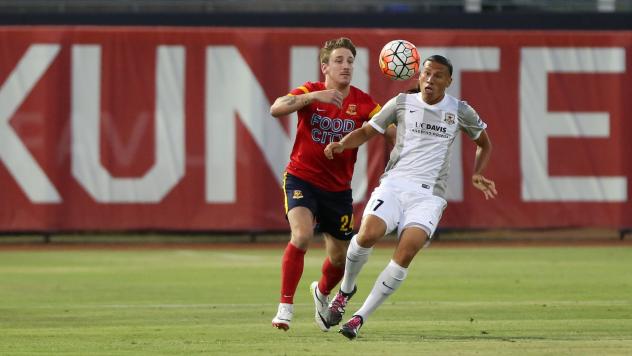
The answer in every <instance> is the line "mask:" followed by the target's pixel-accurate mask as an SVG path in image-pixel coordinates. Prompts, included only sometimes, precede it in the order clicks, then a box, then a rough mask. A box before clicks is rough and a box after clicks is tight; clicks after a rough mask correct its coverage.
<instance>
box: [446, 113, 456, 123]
mask: <svg viewBox="0 0 632 356" xmlns="http://www.w3.org/2000/svg"><path fill="white" fill-rule="evenodd" d="M443 121H445V123H446V124H448V125H454V123H455V122H456V116H455V115H454V113H451V112H447V113H445V116H444V118H443Z"/></svg>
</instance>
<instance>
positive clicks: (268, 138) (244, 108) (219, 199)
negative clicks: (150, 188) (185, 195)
mask: <svg viewBox="0 0 632 356" xmlns="http://www.w3.org/2000/svg"><path fill="white" fill-rule="evenodd" d="M205 86H206V109H205V112H206V114H205V116H206V201H207V202H213V203H231V202H234V201H235V199H236V186H235V185H236V182H237V174H236V167H235V162H236V149H235V144H236V142H237V139H236V133H235V120H236V118H235V114H239V117H240V118H241V120H242V122H243V124H244V126H245V127H246V129H247V130H248V131H249V132H250V134H251V135H252V137H253V139H254V140H255V142H256V144H257V146H258V147H259V149H260V150H261V152H262V153H263V155H264V158H265V160H266V163H267V164H268V167H270V169H271V171H272V173H273V174H274V176H275V177H276V178H277V180H278V182H279V184H280V183H281V180H282V176H281V174H282V172H283V170H284V169H285V165H286V163H287V159H288V152H290V147H291V139H290V138H289V137H288V135H287V134H286V133H285V131H284V130H283V127H282V126H281V123H280V122H279V120H277V119H276V118H274V117H272V116H270V102H269V101H268V99H267V97H266V96H265V93H264V91H263V88H262V87H261V84H259V82H258V81H257V78H256V77H255V75H254V74H253V73H252V71H251V70H250V67H249V66H248V64H247V63H246V61H244V59H243V57H242V56H241V54H240V53H239V51H238V50H237V48H235V47H233V46H210V47H208V48H207V49H206V85H205Z"/></svg>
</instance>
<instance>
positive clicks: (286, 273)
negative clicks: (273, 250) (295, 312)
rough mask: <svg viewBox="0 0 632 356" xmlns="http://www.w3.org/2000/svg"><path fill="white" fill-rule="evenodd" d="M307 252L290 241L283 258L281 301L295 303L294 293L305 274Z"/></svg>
mask: <svg viewBox="0 0 632 356" xmlns="http://www.w3.org/2000/svg"><path fill="white" fill-rule="evenodd" d="M305 252H306V251H303V250H301V249H299V248H298V247H296V246H294V245H292V243H291V242H288V244H287V247H286V248H285V252H284V253H283V259H282V260H281V303H290V304H293V303H294V293H296V288H297V287H298V282H299V281H300V280H301V276H302V275H303V264H304V262H305Z"/></svg>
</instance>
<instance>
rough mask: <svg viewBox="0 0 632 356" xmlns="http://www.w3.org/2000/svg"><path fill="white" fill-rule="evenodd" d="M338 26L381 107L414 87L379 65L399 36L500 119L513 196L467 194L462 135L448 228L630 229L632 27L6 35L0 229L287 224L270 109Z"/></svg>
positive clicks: (505, 184) (0, 79)
mask: <svg viewBox="0 0 632 356" xmlns="http://www.w3.org/2000/svg"><path fill="white" fill-rule="evenodd" d="M340 36H347V37H350V38H351V39H352V40H353V41H354V43H355V44H356V46H357V47H358V54H357V58H356V64H355V72H354V79H353V83H354V85H356V86H357V87H359V88H361V89H363V90H365V91H367V92H369V93H370V94H371V95H372V96H373V97H374V98H375V99H376V100H378V101H379V102H381V103H384V102H385V101H387V100H388V99H389V98H391V97H392V96H394V95H396V94H397V93H398V92H400V91H404V90H406V89H408V88H410V87H412V86H414V85H415V82H414V81H407V82H395V81H390V80H388V79H387V78H386V77H384V76H383V75H382V74H381V73H380V71H379V67H378V64H377V57H378V54H379V51H380V49H381V47H382V46H383V45H384V44H385V43H386V42H388V41H390V40H393V39H398V38H402V39H406V40H408V41H411V42H412V43H414V44H415V45H416V46H417V47H418V49H419V51H420V53H421V56H422V57H426V56H428V55H431V54H443V55H445V56H447V57H448V58H450V59H451V60H452V62H453V64H454V67H455V72H454V74H453V84H452V86H451V87H450V89H449V93H450V94H452V95H454V96H456V97H460V98H462V99H463V100H466V101H467V102H468V103H469V104H471V105H472V106H473V107H474V108H475V109H476V110H477V111H478V113H479V114H480V116H481V117H482V118H483V120H484V121H485V122H486V123H487V124H488V133H489V135H490V137H491V139H492V142H493V144H494V153H493V157H492V161H491V163H490V166H489V167H488V169H487V171H486V175H487V176H489V177H490V178H492V179H494V180H495V181H496V184H497V187H498V189H499V193H500V195H499V197H498V198H497V199H496V200H494V201H485V200H484V198H483V196H482V194H480V192H478V191H475V189H474V188H473V187H472V186H471V183H470V172H471V171H472V166H473V157H474V152H475V145H474V144H473V143H472V142H471V141H470V140H469V139H468V138H467V137H466V136H462V137H461V138H460V139H459V140H457V142H456V143H455V144H456V146H455V147H456V149H455V152H454V154H453V157H452V161H451V171H450V172H451V173H450V181H449V193H448V201H449V205H448V208H447V210H446V212H445V214H444V217H443V219H442V222H441V226H442V227H444V228H543V227H583V226H599V227H628V226H632V204H630V202H629V199H628V196H629V190H630V189H629V187H630V182H629V178H628V177H631V176H632V160H630V159H629V157H630V156H631V153H632V143H630V140H628V139H626V137H625V135H624V134H625V133H626V132H632V120H629V118H630V117H632V100H629V98H630V97H632V84H630V83H632V80H631V79H632V78H631V74H630V73H632V70H631V69H630V68H632V59H631V58H632V55H630V53H631V49H632V32H621V31H618V32H603V31H599V32H597V31H595V32H580V31H568V32H564V31H547V32H540V31H464V30H459V31H431V30H376V29H284V28H279V29H268V28H265V29H264V28H248V29H244V28H161V27H157V28H153V27H152V28H149V27H146V28H143V27H140V28H139V27H133V28H132V27H4V28H0V43H2V44H3V46H2V47H1V48H0V231H60V230H63V231H86V230H109V231H125V230H182V231H201V230H204V231H268V230H281V229H286V228H287V223H286V221H285V218H284V215H283V214H284V211H283V194H282V190H281V177H282V172H283V170H284V167H285V165H286V164H287V161H288V157H289V152H290V149H291V145H292V140H293V132H294V125H295V120H296V118H295V117H292V115H290V116H289V117H287V118H283V119H276V118H274V117H272V116H270V114H269V107H270V104H271V103H272V102H273V101H274V99H275V98H277V97H279V96H282V95H285V94H287V93H288V92H289V91H290V90H291V89H292V88H294V87H296V86H298V85H300V84H302V83H303V82H305V81H308V80H319V79H320V67H319V65H318V50H319V48H320V46H321V45H322V44H323V43H324V41H326V40H328V39H331V38H336V37H340ZM387 155H388V152H387V147H386V145H385V142H384V140H383V139H382V138H378V139H376V140H373V141H372V142H370V143H369V144H368V145H367V147H363V148H362V149H361V150H360V154H359V158H358V162H357V164H356V173H355V177H354V181H353V184H352V185H353V188H354V199H355V201H356V203H357V212H358V214H360V213H361V211H362V208H363V205H364V203H365V202H366V200H367V199H368V196H369V195H370V193H371V190H372V189H373V188H374V187H375V186H376V185H377V182H378V178H379V176H380V174H381V173H382V170H383V168H384V165H385V163H386V160H387ZM356 221H359V220H358V219H356Z"/></svg>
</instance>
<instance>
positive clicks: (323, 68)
mask: <svg viewBox="0 0 632 356" xmlns="http://www.w3.org/2000/svg"><path fill="white" fill-rule="evenodd" d="M327 67H328V64H327V63H321V64H320V71H321V72H323V75H327V73H326V70H327Z"/></svg>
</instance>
